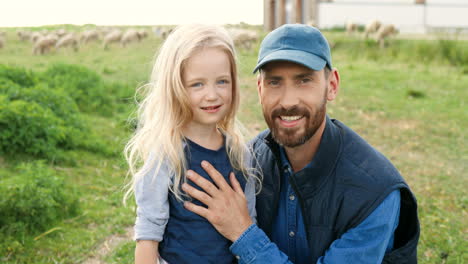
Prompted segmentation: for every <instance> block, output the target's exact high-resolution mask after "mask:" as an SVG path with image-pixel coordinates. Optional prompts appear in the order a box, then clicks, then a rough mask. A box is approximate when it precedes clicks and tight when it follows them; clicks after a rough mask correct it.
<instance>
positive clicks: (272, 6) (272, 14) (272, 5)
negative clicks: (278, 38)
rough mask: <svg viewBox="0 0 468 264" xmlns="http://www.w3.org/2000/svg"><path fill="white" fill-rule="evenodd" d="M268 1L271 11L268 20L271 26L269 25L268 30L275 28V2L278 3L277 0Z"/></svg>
mask: <svg viewBox="0 0 468 264" xmlns="http://www.w3.org/2000/svg"><path fill="white" fill-rule="evenodd" d="M267 2H268V8H269V10H268V12H269V20H268V24H269V27H268V30H270V31H271V30H273V29H275V23H276V12H275V11H276V8H275V4H276V1H275V0H267Z"/></svg>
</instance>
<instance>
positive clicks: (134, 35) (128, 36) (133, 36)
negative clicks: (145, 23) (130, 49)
mask: <svg viewBox="0 0 468 264" xmlns="http://www.w3.org/2000/svg"><path fill="white" fill-rule="evenodd" d="M140 39H141V38H140V34H139V32H138V31H136V30H134V29H129V30H127V31H126V32H125V33H124V34H123V35H122V38H121V39H120V44H122V46H123V47H125V46H127V44H129V43H131V42H135V41H140Z"/></svg>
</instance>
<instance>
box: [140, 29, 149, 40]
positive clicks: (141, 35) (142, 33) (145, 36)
mask: <svg viewBox="0 0 468 264" xmlns="http://www.w3.org/2000/svg"><path fill="white" fill-rule="evenodd" d="M138 35H140V40H141V39H144V38H147V37H148V32H146V30H144V29H140V30H138Z"/></svg>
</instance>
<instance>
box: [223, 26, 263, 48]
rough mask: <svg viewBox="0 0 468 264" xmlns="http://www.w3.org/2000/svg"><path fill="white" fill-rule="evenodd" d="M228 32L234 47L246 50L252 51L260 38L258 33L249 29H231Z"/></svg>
mask: <svg viewBox="0 0 468 264" xmlns="http://www.w3.org/2000/svg"><path fill="white" fill-rule="evenodd" d="M228 32H229V34H230V35H231V37H232V39H233V40H234V45H236V46H237V47H239V48H244V49H250V48H251V47H252V44H253V43H254V42H256V41H257V40H258V38H259V37H258V33H257V32H256V31H253V30H248V29H241V28H231V29H229V30H228Z"/></svg>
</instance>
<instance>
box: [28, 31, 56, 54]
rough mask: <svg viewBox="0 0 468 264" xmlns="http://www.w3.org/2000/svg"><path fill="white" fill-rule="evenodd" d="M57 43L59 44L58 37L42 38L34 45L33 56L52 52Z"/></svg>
mask: <svg viewBox="0 0 468 264" xmlns="http://www.w3.org/2000/svg"><path fill="white" fill-rule="evenodd" d="M55 43H57V37H56V36H55V35H48V36H45V37H41V38H39V39H38V40H37V41H36V42H35V44H34V48H33V54H35V55H36V54H40V55H42V54H45V53H47V52H50V51H51V50H52V48H53V47H54V45H55Z"/></svg>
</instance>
